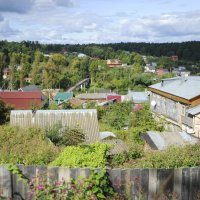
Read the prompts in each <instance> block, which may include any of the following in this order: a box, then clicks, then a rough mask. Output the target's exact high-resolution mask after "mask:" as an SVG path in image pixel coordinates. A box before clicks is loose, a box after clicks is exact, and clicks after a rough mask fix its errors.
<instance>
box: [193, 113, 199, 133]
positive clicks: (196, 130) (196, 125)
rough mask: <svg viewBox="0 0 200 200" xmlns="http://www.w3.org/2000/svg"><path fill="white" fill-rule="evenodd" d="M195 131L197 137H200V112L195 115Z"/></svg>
mask: <svg viewBox="0 0 200 200" xmlns="http://www.w3.org/2000/svg"><path fill="white" fill-rule="evenodd" d="M194 132H195V136H196V137H200V114H198V115H196V116H194Z"/></svg>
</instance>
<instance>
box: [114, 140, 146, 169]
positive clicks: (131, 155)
mask: <svg viewBox="0 0 200 200" xmlns="http://www.w3.org/2000/svg"><path fill="white" fill-rule="evenodd" d="M143 155H144V151H143V147H142V146H141V145H138V144H135V145H132V147H131V148H130V149H129V151H128V152H124V153H121V154H117V155H114V156H113V157H112V159H111V166H119V165H123V164H124V163H125V162H128V161H130V160H133V159H137V158H141V157H142V156H143Z"/></svg>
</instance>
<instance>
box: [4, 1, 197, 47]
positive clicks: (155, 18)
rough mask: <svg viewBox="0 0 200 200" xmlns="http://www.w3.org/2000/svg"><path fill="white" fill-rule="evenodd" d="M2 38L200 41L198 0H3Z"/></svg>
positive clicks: (57, 41)
mask: <svg viewBox="0 0 200 200" xmlns="http://www.w3.org/2000/svg"><path fill="white" fill-rule="evenodd" d="M0 40H8V41H22V40H30V41H39V42H40V43H62V44H77V43H80V44H83V43H84V44H87V43H115V42H160V43H162V42H183V41H194V40H195V41H200V1H199V0H137V1H136V0H0Z"/></svg>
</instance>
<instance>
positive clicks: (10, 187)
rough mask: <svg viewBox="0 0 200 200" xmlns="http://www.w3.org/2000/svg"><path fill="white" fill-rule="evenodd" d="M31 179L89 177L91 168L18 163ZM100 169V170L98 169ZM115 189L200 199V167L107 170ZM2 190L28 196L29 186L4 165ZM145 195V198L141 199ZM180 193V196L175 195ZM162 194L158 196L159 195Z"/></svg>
mask: <svg viewBox="0 0 200 200" xmlns="http://www.w3.org/2000/svg"><path fill="white" fill-rule="evenodd" d="M18 167H19V169H20V170H21V171H22V172H23V174H24V175H25V176H26V177H28V178H29V179H31V178H33V177H35V176H43V177H45V178H47V179H49V178H51V179H53V180H61V179H63V178H64V179H65V180H66V181H69V180H71V179H76V178H77V177H79V176H82V177H88V176H89V174H90V173H91V170H90V169H89V168H63V167H46V166H27V167H25V166H24V165H18ZM97 170H100V169H97ZM107 172H108V174H109V178H110V180H111V182H112V185H113V187H114V189H115V190H116V191H118V192H124V193H126V194H127V196H129V197H131V199H146V200H154V199H168V198H162V197H161V196H162V195H161V194H164V193H166V194H169V195H174V197H171V198H169V199H180V200H196V199H200V168H197V167H195V168H179V169H107ZM0 193H2V194H3V196H5V197H7V198H11V199H27V196H28V189H27V186H26V185H25V184H24V182H23V181H22V180H19V179H18V178H17V176H16V175H12V174H10V172H9V171H8V170H7V168H6V166H5V165H0ZM141 194H142V196H143V198H139V196H140V195H141ZM175 196H176V197H175ZM157 197H158V198H157Z"/></svg>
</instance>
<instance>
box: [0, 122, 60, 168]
mask: <svg viewBox="0 0 200 200" xmlns="http://www.w3.org/2000/svg"><path fill="white" fill-rule="evenodd" d="M58 152H59V149H58V148H57V147H55V146H54V145H53V144H52V143H51V142H50V141H49V140H48V139H46V138H45V134H44V133H43V132H42V131H41V130H40V129H36V128H34V129H33V128H30V129H19V128H17V127H10V126H0V163H1V164H6V163H12V164H25V165H31V164H37V165H42V164H48V163H49V162H51V161H52V160H54V159H55V157H56V155H57V154H58Z"/></svg>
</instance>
